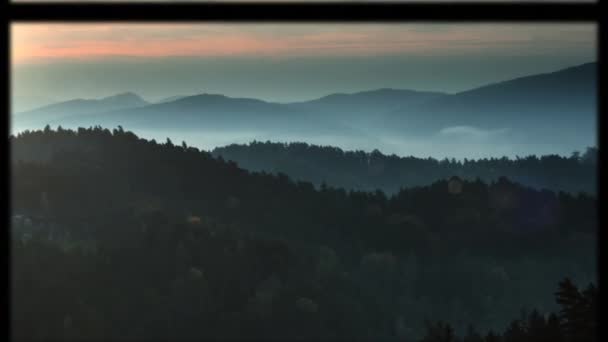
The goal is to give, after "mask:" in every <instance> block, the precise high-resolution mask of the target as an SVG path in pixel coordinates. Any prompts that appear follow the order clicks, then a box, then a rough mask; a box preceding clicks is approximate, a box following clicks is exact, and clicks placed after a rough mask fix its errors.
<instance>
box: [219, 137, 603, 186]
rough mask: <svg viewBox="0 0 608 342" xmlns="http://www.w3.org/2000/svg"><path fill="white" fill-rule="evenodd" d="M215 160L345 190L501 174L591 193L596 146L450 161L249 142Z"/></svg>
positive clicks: (528, 182) (489, 177) (490, 177)
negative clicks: (558, 152)
mask: <svg viewBox="0 0 608 342" xmlns="http://www.w3.org/2000/svg"><path fill="white" fill-rule="evenodd" d="M212 154H213V155H215V156H222V157H223V158H224V159H226V160H233V161H235V162H236V163H238V164H239V166H241V167H243V168H245V169H248V170H252V171H267V172H272V173H278V172H282V173H285V174H287V175H289V176H290V177H292V178H294V179H297V180H304V181H309V182H312V183H314V184H315V185H316V186H320V185H321V184H323V183H324V182H325V183H327V184H331V185H333V186H338V187H343V188H346V189H355V190H365V191H374V190H376V189H380V190H382V191H384V192H386V193H390V194H392V193H396V192H398V191H399V189H401V188H407V187H412V186H421V185H429V184H431V183H433V182H436V181H437V180H440V179H447V178H449V177H452V176H458V177H460V178H462V179H468V180H475V179H476V178H480V179H481V180H483V181H485V182H491V181H495V180H497V179H498V178H499V177H500V176H505V177H507V178H509V179H510V180H512V181H515V182H518V183H521V184H523V185H526V186H531V187H534V188H537V189H543V188H546V189H550V190H554V191H568V192H573V193H577V192H587V193H595V191H596V183H597V181H596V179H597V148H595V147H589V148H587V150H586V151H585V152H583V153H582V154H581V153H580V152H573V153H572V155H571V156H570V157H562V156H559V155H546V156H540V157H537V156H534V155H530V156H526V157H517V158H515V159H509V158H506V157H503V158H490V159H479V160H467V159H464V160H455V159H451V160H450V159H447V158H445V159H443V160H437V159H434V158H426V159H423V158H416V157H411V156H410V157H398V156H396V155H384V154H382V153H381V152H380V151H378V150H374V151H372V152H371V153H367V152H364V151H343V150H342V149H340V148H337V147H333V146H316V145H309V144H307V143H289V144H284V143H272V142H257V141H256V142H252V143H250V144H247V145H237V144H232V145H228V146H225V147H218V148H215V149H214V150H213V152H212Z"/></svg>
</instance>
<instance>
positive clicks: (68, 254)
mask: <svg viewBox="0 0 608 342" xmlns="http://www.w3.org/2000/svg"><path fill="white" fill-rule="evenodd" d="M10 144H11V149H12V154H11V168H12V170H11V172H12V173H11V175H12V180H11V181H12V201H11V202H12V203H11V204H12V208H11V209H12V212H13V217H14V219H15V220H17V218H19V219H21V218H23V217H27V218H31V220H32V221H34V226H35V227H38V228H39V229H43V230H44V229H47V230H48V229H51V230H52V231H53V232H52V233H53V236H54V237H55V238H54V239H55V240H56V239H57V236H63V237H64V238H63V239H64V240H62V241H68V242H69V243H70V244H74V243H77V242H78V241H92V242H93V243H94V244H96V245H97V246H98V248H97V249H96V252H93V254H87V253H85V252H79V251H78V250H76V251H74V250H73V249H70V248H71V247H70V248H67V247H65V246H64V245H62V247H61V249H60V248H59V247H53V246H48V244H47V243H44V242H40V241H39V240H35V239H34V240H35V241H38V242H35V243H34V242H27V241H28V240H27V239H25V240H22V241H21V242H19V241H17V242H15V247H14V249H13V250H14V251H15V253H17V254H15V255H16V256H14V258H13V259H14V260H15V262H16V263H17V266H15V269H16V270H19V272H20V273H18V275H17V276H16V277H15V278H14V280H13V281H14V282H15V283H14V288H17V289H18V290H19V292H18V294H17V295H16V296H17V297H16V298H17V299H16V303H17V304H14V306H15V307H16V308H18V309H19V310H20V311H19V312H18V315H17V316H18V317H19V318H18V319H17V321H18V322H19V325H18V326H17V328H15V331H17V332H19V334H21V336H26V337H31V335H30V334H32V333H38V334H42V335H44V334H47V335H44V336H46V337H47V338H48V339H58V338H62V336H64V335H61V334H63V333H64V332H63V331H64V330H61V329H63V328H61V326H62V323H61V322H63V324H64V325H66V324H67V323H65V322H66V320H67V321H68V322H70V324H69V325H70V326H72V325H73V326H77V327H79V328H78V329H84V330H78V331H79V333H80V334H84V335H85V336H88V335H86V334H93V336H98V335H95V334H96V333H95V334H94V333H93V332H92V331H96V332H99V331H101V332H105V333H106V334H107V335H106V337H107V338H108V339H116V338H117V336H120V337H124V336H131V337H133V338H144V339H145V338H146V337H149V336H151V335H150V334H152V333H158V334H161V335H162V334H166V335H162V336H177V335H179V336H186V337H184V338H190V339H198V340H200V339H216V338H226V337H236V338H238V337H241V338H242V337H243V336H241V335H238V334H239V332H237V331H235V329H234V327H235V326H239V327H243V329H246V330H243V334H246V335H245V336H246V337H249V338H257V339H264V338H272V337H274V338H281V339H294V338H297V337H307V338H310V339H319V338H321V337H328V336H329V337H335V338H340V337H342V338H351V339H352V338H353V337H354V336H356V337H359V338H361V336H363V338H375V337H377V338H375V340H377V339H378V338H380V337H387V338H388V337H390V338H406V337H408V336H409V337H411V336H418V335H419V334H420V333H421V329H422V328H423V324H422V323H423V321H424V320H425V319H432V320H436V319H443V320H447V321H449V322H453V324H454V325H455V326H456V327H457V328H459V329H460V328H463V327H464V326H466V324H467V323H475V324H476V326H478V327H480V328H481V329H485V328H488V327H503V326H504V325H505V324H506V323H507V322H508V321H509V320H511V319H512V318H513V317H516V316H517V315H518V313H519V310H520V309H521V308H522V307H524V306H525V307H537V308H539V310H549V309H554V306H555V305H554V303H553V298H552V296H551V294H550V291H549V290H548V289H552V288H553V287H554V285H555V284H556V283H557V282H558V281H559V280H560V279H562V278H563V277H565V276H569V277H571V278H572V279H574V280H575V281H577V282H588V281H593V280H594V275H595V266H594V265H595V264H594V260H595V231H596V227H597V210H596V209H597V208H596V203H597V202H596V199H595V198H593V197H590V196H588V195H584V194H578V195H571V194H567V193H555V192H551V191H538V190H534V189H531V188H527V187H524V186H521V185H519V184H517V183H514V182H511V181H509V180H508V179H506V178H500V179H498V180H497V181H496V182H491V183H489V184H487V183H484V182H481V181H479V180H476V181H464V180H460V179H459V178H457V177H453V178H450V179H449V180H447V179H444V180H440V181H437V182H434V183H432V184H430V185H428V186H423V187H413V188H408V189H403V190H401V191H399V192H398V193H396V194H394V195H392V196H386V195H385V194H384V193H383V192H380V191H377V192H356V191H345V190H343V189H339V188H328V187H322V188H321V189H318V190H316V189H315V188H314V187H313V185H312V184H311V183H307V182H294V181H292V180H291V179H290V178H289V177H287V176H286V175H284V174H279V175H271V174H265V173H252V172H249V171H246V170H244V169H241V168H239V167H238V166H237V165H236V164H235V163H234V162H226V161H224V160H222V159H221V158H214V157H213V156H212V155H211V154H210V153H207V152H201V151H198V150H197V149H196V148H193V147H188V146H186V144H185V143H184V144H181V145H175V144H173V143H172V142H171V141H169V140H168V141H167V142H165V143H163V144H159V143H156V142H154V141H146V140H144V139H140V138H138V137H137V136H136V135H134V134H133V133H131V132H125V131H123V130H122V129H116V130H113V131H110V130H108V129H102V128H93V129H83V128H81V129H78V130H77V131H70V130H57V131H52V130H50V129H46V130H45V131H35V132H25V133H21V134H19V135H18V136H16V137H15V136H13V137H11V138H10ZM24 222H25V221H24ZM28 222H29V221H28ZM36 222H37V223H36ZM31 225H32V224H31V222H30V223H29V224H28V223H26V224H23V225H17V224H15V225H13V229H17V228H19V227H21V226H23V227H25V228H27V227H28V226H31ZM25 228H23V229H25ZM15 232H16V231H15ZM49 234H50V233H49ZM13 237H15V238H16V239H17V240H19V238H20V237H19V235H18V234H17V232H16V234H14V235H13ZM49 239H50V238H49ZM55 240H53V241H55ZM24 241H25V242H24ZM62 243H63V242H62ZM66 243H67V242H66ZM102 247H103V248H102ZM83 253H84V254H83ZM302 260H304V261H302ZM306 260H308V261H306ZM93 270H95V271H94V272H93ZM91 272H93V273H91ZM58 284H59V285H58ZM99 284H104V285H103V287H100V285H99ZM67 289H71V290H67ZM41 303H42V304H41ZM62 303H64V304H62ZM192 303H197V304H196V305H194V306H193V305H192ZM64 306H69V307H70V308H71V309H70V310H73V311H71V313H69V315H68V313H66V312H61V311H60V310H59V309H60V308H63V307H64ZM39 307H45V308H46V307H48V308H51V309H49V310H50V311H48V312H46V311H45V312H43V313H40V316H36V317H34V316H32V312H38V311H37V310H36V309H35V308H39ZM53 310H55V311H53ZM57 310H59V311H57ZM76 313H77V314H76ZM65 315H68V316H69V320H68V319H67V318H64V317H66V316H65ZM74 315H77V317H80V318H81V323H78V322H79V321H78V320H77V319H76V318H75V316H74ZM167 315H169V316H171V318H167V317H168V316H167ZM58 317H59V318H58ZM83 317H85V318H86V319H85V318H83ZM72 319H73V320H72ZM113 320H115V321H116V322H119V323H112V322H113ZM159 320H160V321H161V322H163V324H162V325H158V324H157V322H158V321H159ZM167 320H169V321H167ZM72 322H73V323H72ZM83 322H85V323H86V322H88V323H86V324H89V323H90V322H96V324H97V325H95V327H90V326H87V325H86V324H85V323H83ZM167 322H169V323H167ZM79 324H80V325H79ZM104 324H105V325H104ZM201 324H203V325H204V326H205V327H206V328H205V329H200V328H199V327H200V326H201ZM104 326H105V328H104ZM86 327H88V328H86ZM283 328H284V329H283ZM53 329H59V330H53ZM74 329H76V328H74ZM86 329H96V330H86ZM161 330H162V331H161ZM71 331H74V330H71ZM239 331H240V330H239ZM57 334H59V335H57ZM176 334H177V335H176ZM235 334H236V335H235ZM290 334H294V335H290ZM79 336H81V337H82V335H79Z"/></svg>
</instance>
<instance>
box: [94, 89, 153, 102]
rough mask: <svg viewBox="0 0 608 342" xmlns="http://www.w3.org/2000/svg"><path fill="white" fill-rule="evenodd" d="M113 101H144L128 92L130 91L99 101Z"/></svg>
mask: <svg viewBox="0 0 608 342" xmlns="http://www.w3.org/2000/svg"><path fill="white" fill-rule="evenodd" d="M113 99H137V100H140V101H144V99H143V98H142V97H141V96H139V95H137V94H135V93H133V92H130V91H128V92H124V93H119V94H116V95H112V96H108V97H104V98H102V99H101V100H113Z"/></svg>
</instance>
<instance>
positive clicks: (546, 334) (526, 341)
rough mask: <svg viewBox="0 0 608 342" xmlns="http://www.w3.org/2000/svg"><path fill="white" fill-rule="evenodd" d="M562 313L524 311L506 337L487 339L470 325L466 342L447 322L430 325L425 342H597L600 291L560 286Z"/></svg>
mask: <svg viewBox="0 0 608 342" xmlns="http://www.w3.org/2000/svg"><path fill="white" fill-rule="evenodd" d="M555 299H556V302H557V303H558V304H559V307H560V309H559V312H557V313H555V312H552V313H549V314H544V315H543V314H541V313H540V312H539V311H538V310H532V311H531V312H529V313H526V312H525V311H523V312H522V317H521V318H520V319H515V320H513V321H512V322H511V323H510V324H509V326H508V327H507V328H506V329H505V330H504V332H503V333H502V335H499V334H496V333H494V332H492V331H490V332H488V333H487V335H486V336H485V337H482V335H481V334H479V333H477V332H476V331H475V329H474V328H473V326H469V328H468V329H467V333H466V335H464V337H463V338H462V339H460V338H458V337H456V336H455V335H454V333H453V328H452V327H451V326H450V325H449V324H448V323H444V322H437V323H434V324H432V323H427V332H426V336H425V337H424V338H423V339H422V342H460V341H462V342H493V341H500V342H596V341H598V336H597V323H598V322H597V319H598V311H597V310H598V307H597V304H598V302H597V300H598V291H597V288H596V287H595V285H593V284H589V285H588V286H587V288H586V289H585V290H583V291H579V289H578V288H577V286H576V285H574V283H573V282H572V280H571V279H570V278H565V279H564V280H562V281H561V282H560V283H559V289H558V291H557V292H556V293H555Z"/></svg>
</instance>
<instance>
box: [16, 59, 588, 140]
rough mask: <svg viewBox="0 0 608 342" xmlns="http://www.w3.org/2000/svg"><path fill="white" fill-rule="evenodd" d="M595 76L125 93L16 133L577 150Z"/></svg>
mask: <svg viewBox="0 0 608 342" xmlns="http://www.w3.org/2000/svg"><path fill="white" fill-rule="evenodd" d="M596 71H597V63H587V64H583V65H579V66H575V67H571V68H567V69H563V70H558V71H556V72H552V73H546V74H536V75H530V76H526V77H521V78H517V79H512V80H508V81H504V82H498V83H493V84H489V85H486V86H482V87H478V88H475V89H471V90H468V91H463V92H459V93H455V94H446V93H440V92H425V91H414V90H400V89H377V90H370V91H364V92H359V93H353V94H330V95H327V96H325V97H322V98H319V99H313V100H310V101H303V102H292V103H273V102H267V101H262V100H258V99H248V98H232V97H227V96H224V95H219V94H200V95H192V96H181V95H180V96H172V97H168V98H166V99H164V100H161V101H158V102H156V103H150V102H147V101H146V100H144V99H142V98H141V97H140V96H138V95H136V94H133V93H125V94H119V95H115V96H111V97H107V98H103V99H98V100H83V99H77V100H70V101H66V102H61V103H57V104H52V105H49V106H45V107H42V108H39V109H35V110H32V111H28V112H22V113H16V114H15V115H13V123H14V127H16V128H18V129H19V128H21V129H24V128H28V129H32V128H41V127H43V126H44V125H46V124H50V125H51V126H57V125H62V126H64V127H79V126H85V127H90V126H95V125H102V126H106V127H116V126H118V125H121V126H123V127H125V128H128V129H131V130H135V131H137V130H163V131H171V130H173V131H179V132H184V131H188V132H196V131H201V132H202V131H214V132H217V131H222V132H230V131H232V132H242V131H255V132H263V133H266V134H268V135H270V136H272V135H273V134H274V135H276V134H281V135H284V134H300V136H305V135H310V134H317V135H322V134H326V135H328V136H329V135H334V136H335V135H342V136H346V137H351V138H361V137H367V138H369V137H372V138H373V139H379V137H382V138H387V139H393V140H399V139H403V138H404V137H410V138H411V137H427V138H432V137H435V138H437V137H441V136H445V137H448V138H449V139H460V138H462V136H465V137H467V138H470V137H471V136H473V137H479V136H489V135H491V134H492V133H497V132H498V133H501V132H502V133H508V134H511V140H512V141H519V142H521V143H526V142H532V141H534V142H537V143H539V144H544V145H546V146H548V145H551V144H560V145H564V149H565V150H566V151H572V150H576V149H580V148H583V147H585V146H588V145H592V144H593V142H594V133H595V130H596V129H595V127H596V122H595V117H596V111H597V108H596V99H597V89H596ZM549 123H550V124H549ZM373 139H372V140H370V141H373ZM313 142H314V141H313ZM316 143H319V142H318V141H317V142H316ZM566 145H567V146H566Z"/></svg>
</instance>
